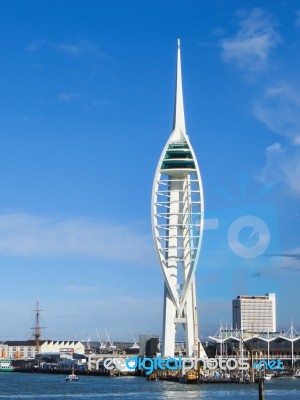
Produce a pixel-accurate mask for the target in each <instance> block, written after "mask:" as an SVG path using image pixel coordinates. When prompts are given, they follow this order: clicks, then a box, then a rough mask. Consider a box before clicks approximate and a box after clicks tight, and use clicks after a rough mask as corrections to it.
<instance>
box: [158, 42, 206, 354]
mask: <svg viewBox="0 0 300 400" xmlns="http://www.w3.org/2000/svg"><path fill="white" fill-rule="evenodd" d="M203 221H204V203H203V189H202V182H201V176H200V171H199V167H198V164H197V160H196V156H195V154H194V150H193V148H192V146H191V143H190V140H189V138H188V136H187V133H186V127H185V116H184V104H183V92H182V74H181V56H180V43H179V41H178V50H177V76H176V94H175V109H174V120H173V130H172V133H171V136H170V137H169V140H168V141H167V143H166V145H165V148H164V149H163V152H162V154H161V157H160V160H159V162H158V166H157V169H156V173H155V177H154V183H153V191H152V230H153V237H154V242H155V246H156V250H157V254H158V259H159V263H160V267H161V270H162V273H163V277H164V315H163V337H162V356H164V357H173V356H174V348H175V337H176V329H177V328H178V326H180V325H182V326H183V328H184V333H185V343H186V355H187V356H188V357H190V356H192V355H196V354H197V355H198V354H199V352H200V354H201V356H202V357H203V356H204V351H203V349H202V346H201V343H200V342H199V337H198V315H197V304H196V286H195V271H196V267H197V263H198V258H199V253H200V247H201V241H202V233H203Z"/></svg>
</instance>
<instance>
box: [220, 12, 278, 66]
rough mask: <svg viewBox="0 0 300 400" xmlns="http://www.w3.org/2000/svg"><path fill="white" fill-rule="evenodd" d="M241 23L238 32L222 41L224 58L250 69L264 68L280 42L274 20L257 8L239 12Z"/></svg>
mask: <svg viewBox="0 0 300 400" xmlns="http://www.w3.org/2000/svg"><path fill="white" fill-rule="evenodd" d="M239 25H240V29H239V31H238V32H237V34H236V35H235V36H234V37H232V38H227V39H224V40H223V41H222V43H221V45H222V49H223V51H222V57H223V59H224V60H225V61H227V62H234V63H235V64H236V65H237V66H238V67H239V68H243V69H246V70H250V71H257V70H260V69H262V68H264V67H265V66H266V64H267V61H268V58H269V54H270V52H271V50H272V48H274V47H276V46H277V45H278V43H279V42H280V36H279V34H278V33H277V32H276V30H275V28H274V23H273V21H272V20H271V18H270V16H269V15H268V14H267V13H266V12H264V11H263V10H261V9H260V8H255V9H252V10H251V11H250V12H246V11H243V12H240V13H239Z"/></svg>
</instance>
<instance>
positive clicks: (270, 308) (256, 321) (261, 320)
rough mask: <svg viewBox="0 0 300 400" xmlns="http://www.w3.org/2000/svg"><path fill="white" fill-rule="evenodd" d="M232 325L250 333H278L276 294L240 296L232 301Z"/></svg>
mask: <svg viewBox="0 0 300 400" xmlns="http://www.w3.org/2000/svg"><path fill="white" fill-rule="evenodd" d="M232 324H233V328H234V329H242V330H243V331H248V332H257V333H260V332H276V297H275V293H268V294H266V295H265V296H238V297H237V298H236V299H235V300H233V301H232Z"/></svg>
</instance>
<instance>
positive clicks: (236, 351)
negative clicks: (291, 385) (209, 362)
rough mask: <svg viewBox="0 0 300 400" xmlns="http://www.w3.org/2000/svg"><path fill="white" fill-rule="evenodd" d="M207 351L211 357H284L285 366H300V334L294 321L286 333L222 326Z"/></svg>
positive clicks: (263, 358) (268, 358) (262, 358)
mask: <svg viewBox="0 0 300 400" xmlns="http://www.w3.org/2000/svg"><path fill="white" fill-rule="evenodd" d="M209 339H210V340H211V342H210V343H209V344H208V346H207V348H206V351H207V354H208V355H209V357H218V356H221V357H222V358H230V357H250V353H252V357H253V359H254V360H257V361H260V360H268V361H269V360H281V361H282V362H283V363H284V365H285V366H289V367H291V366H293V367H299V366H300V335H299V333H298V332H297V330H296V329H295V327H294V325H293V323H292V325H291V327H290V328H289V329H288V331H287V332H284V331H282V332H260V333H254V332H245V331H241V330H240V329H223V328H222V327H220V329H219V330H218V331H217V333H216V334H215V335H214V336H209Z"/></svg>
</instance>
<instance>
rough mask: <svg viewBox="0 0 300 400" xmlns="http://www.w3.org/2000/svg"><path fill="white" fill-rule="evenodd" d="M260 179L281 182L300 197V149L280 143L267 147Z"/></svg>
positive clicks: (272, 182)
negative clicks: (286, 146) (288, 147)
mask: <svg viewBox="0 0 300 400" xmlns="http://www.w3.org/2000/svg"><path fill="white" fill-rule="evenodd" d="M259 179H260V180H261V181H262V182H264V183H268V184H270V183H271V184H281V185H284V186H285V187H287V188H288V189H289V192H290V194H292V195H295V196H297V197H300V150H299V149H298V148H296V149H294V150H291V149H288V150H286V149H284V148H283V147H282V146H281V145H280V144H279V143H274V144H273V145H271V146H269V147H267V148H266V164H265V166H264V168H263V169H262V171H261V173H260V176H259Z"/></svg>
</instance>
